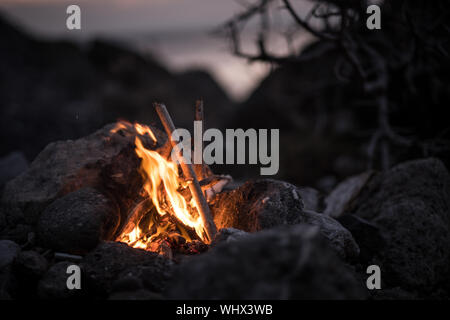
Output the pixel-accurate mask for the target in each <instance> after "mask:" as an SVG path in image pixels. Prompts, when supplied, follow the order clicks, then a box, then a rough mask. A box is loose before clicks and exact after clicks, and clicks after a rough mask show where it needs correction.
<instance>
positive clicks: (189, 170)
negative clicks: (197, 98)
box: [155, 103, 217, 243]
mask: <svg viewBox="0 0 450 320" xmlns="http://www.w3.org/2000/svg"><path fill="white" fill-rule="evenodd" d="M155 109H156V112H157V113H158V116H159V118H160V119H161V122H162V124H163V126H164V129H165V130H166V133H167V136H168V139H169V140H170V141H171V143H172V147H173V149H174V150H175V152H176V155H177V157H178V159H179V162H180V166H181V169H182V170H183V174H184V176H185V178H186V180H187V181H188V186H189V190H190V191H191V194H192V197H193V198H194V201H195V203H196V206H197V210H198V212H199V214H200V217H201V219H202V221H203V225H204V226H205V233H206V236H207V239H208V242H209V243H210V242H211V241H212V239H213V238H214V235H215V234H216V232H217V231H216V226H215V224H214V220H213V219H212V216H211V211H210V209H209V206H208V203H207V202H206V199H205V196H204V195H203V192H202V189H201V188H200V184H199V182H198V179H197V176H196V175H195V172H194V169H193V167H192V164H190V163H186V162H185V161H183V155H182V154H181V150H180V149H179V147H178V145H177V143H176V142H175V141H173V140H172V139H171V137H172V133H173V131H174V130H175V125H174V124H173V121H172V118H171V117H170V115H169V112H168V111H167V109H166V106H165V105H163V104H159V103H155Z"/></svg>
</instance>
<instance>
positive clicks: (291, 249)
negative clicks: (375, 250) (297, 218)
mask: <svg viewBox="0 0 450 320" xmlns="http://www.w3.org/2000/svg"><path fill="white" fill-rule="evenodd" d="M167 288H168V290H167V296H168V297H169V298H170V299H235V300H240V299H346V298H347V299H361V298H365V297H366V296H367V294H366V290H365V289H364V285H363V282H362V281H361V280H358V279H357V277H356V276H355V274H354V272H353V271H352V269H351V268H350V267H348V266H347V265H345V264H344V263H343V262H342V261H341V260H340V259H339V258H338V257H337V256H336V255H335V253H334V252H333V250H331V249H330V248H329V246H328V245H327V241H324V239H323V238H322V236H321V235H320V233H319V230H318V228H316V227H311V226H306V225H296V226H283V227H278V228H274V229H270V230H264V231H261V232H257V233H255V234H251V235H249V236H248V237H245V238H242V239H240V240H239V241H235V242H230V243H222V244H220V245H218V246H217V247H216V248H215V249H214V250H211V251H209V252H207V253H205V254H203V255H199V256H196V257H192V258H191V259H189V260H187V261H186V262H185V263H183V264H181V265H180V266H179V267H178V268H177V270H176V271H175V273H174V277H173V279H172V280H171V281H170V283H169V285H168V286H167Z"/></svg>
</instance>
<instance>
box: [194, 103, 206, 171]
mask: <svg viewBox="0 0 450 320" xmlns="http://www.w3.org/2000/svg"><path fill="white" fill-rule="evenodd" d="M194 120H195V121H201V122H202V128H201V129H202V134H203V132H204V130H205V120H204V115H203V100H197V101H196V102H195V116H194ZM195 146H196V144H194V148H195ZM203 148H204V146H203V139H201V144H200V150H198V151H199V152H200V154H201V157H200V160H201V163H199V164H194V170H195V174H196V175H197V178H198V179H200V180H203V179H205V178H206V177H205V170H204V167H203ZM196 153H197V150H194V159H196V158H195V154H196ZM194 162H196V161H194Z"/></svg>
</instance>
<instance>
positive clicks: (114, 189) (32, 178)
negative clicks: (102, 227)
mask: <svg viewBox="0 0 450 320" xmlns="http://www.w3.org/2000/svg"><path fill="white" fill-rule="evenodd" d="M115 125H116V124H110V125H107V126H105V127H104V128H102V129H100V130H98V131H97V132H95V133H93V134H91V135H89V136H87V137H84V138H80V139H78V140H67V141H57V142H53V143H50V144H49V145H48V146H47V147H46V148H45V149H44V150H43V151H42V152H41V153H40V154H39V155H38V156H37V157H36V159H35V160H34V161H33V162H32V163H31V166H30V168H29V169H28V170H27V171H26V172H24V173H23V174H21V175H19V176H18V177H16V178H15V179H13V180H11V181H9V182H8V183H7V184H6V185H5V188H4V191H3V195H2V197H1V203H0V204H1V206H2V210H3V212H4V215H5V220H6V224H7V229H8V230H6V231H4V232H6V233H13V232H14V231H13V230H14V228H15V227H16V226H17V225H18V224H25V225H34V224H36V223H37V221H38V219H39V216H40V214H41V213H42V211H43V210H44V209H45V208H46V207H47V206H48V205H49V204H50V203H52V202H53V201H55V200H56V199H58V198H61V197H63V196H64V195H66V194H69V193H70V192H73V191H76V190H78V189H81V188H83V187H94V188H95V187H96V188H100V189H102V190H103V189H105V188H106V189H107V190H108V192H109V193H110V194H111V195H112V196H113V197H117V198H119V199H120V200H121V201H118V203H120V205H121V212H122V211H123V212H122V214H123V215H125V214H126V213H127V212H128V209H129V205H130V204H131V203H133V201H134V200H135V198H136V196H137V195H138V194H139V190H140V189H141V187H142V179H141V176H140V174H139V172H138V170H137V169H138V167H139V163H140V162H139V159H138V157H137V156H136V154H135V152H134V139H135V134H131V133H128V132H126V133H124V131H119V132H116V133H111V132H110V131H111V129H112V128H114V127H115ZM154 133H155V135H156V136H157V138H158V141H160V140H161V141H160V142H161V144H162V143H163V142H164V140H165V135H163V134H162V132H161V131H159V130H157V129H154ZM148 140H149V141H150V139H148ZM148 144H149V145H148V147H149V148H156V147H158V146H159V142H158V145H156V146H155V145H153V144H152V142H149V143H148Z"/></svg>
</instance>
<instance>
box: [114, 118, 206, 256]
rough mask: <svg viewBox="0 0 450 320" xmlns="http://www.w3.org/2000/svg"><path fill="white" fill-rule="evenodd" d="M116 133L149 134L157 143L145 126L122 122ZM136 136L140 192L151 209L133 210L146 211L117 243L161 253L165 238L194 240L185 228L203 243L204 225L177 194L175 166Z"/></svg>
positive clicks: (178, 179) (179, 185) (192, 206)
mask: <svg viewBox="0 0 450 320" xmlns="http://www.w3.org/2000/svg"><path fill="white" fill-rule="evenodd" d="M119 130H126V131H129V132H135V133H136V134H138V135H141V136H144V135H146V134H148V135H149V136H150V138H151V139H152V140H153V141H155V142H156V141H157V139H156V137H155V135H154V134H153V132H152V130H151V129H150V128H149V127H148V126H145V125H141V124H137V123H135V124H131V123H129V122H125V121H121V122H119V123H118V125H117V126H116V127H115V128H114V129H113V130H111V132H112V133H115V132H117V131H119ZM138 135H136V139H135V146H136V148H135V151H136V154H137V155H138V157H139V158H141V159H142V161H141V166H140V173H141V175H142V177H143V178H144V185H143V191H144V194H145V197H148V198H150V199H151V201H152V203H153V207H152V208H151V209H150V210H146V209H142V208H135V209H138V210H144V211H146V212H143V213H144V214H140V215H139V217H140V218H139V221H137V222H136V223H135V224H134V227H133V229H132V230H131V231H129V230H127V231H126V232H124V233H122V234H121V235H120V236H119V237H118V238H117V241H121V242H125V243H127V244H128V245H130V246H132V247H135V248H142V249H146V250H150V251H158V252H161V245H164V244H166V242H165V241H166V240H167V239H170V238H173V237H178V238H179V237H182V238H184V240H183V241H191V240H193V239H192V237H190V236H189V232H188V231H187V230H186V229H185V228H184V227H188V228H191V229H193V230H195V233H196V234H197V236H198V237H199V238H200V239H201V240H202V241H205V240H206V238H205V234H204V225H203V222H202V220H201V217H200V215H199V213H198V211H197V209H196V207H195V204H194V202H193V201H192V199H191V201H186V199H185V198H184V196H183V195H182V194H181V193H180V190H182V189H183V180H182V178H181V177H180V176H179V173H178V166H177V164H175V163H173V162H172V161H170V160H166V159H164V158H163V157H162V156H161V155H160V154H159V153H158V152H156V151H153V150H149V149H147V148H145V146H144V144H143V142H142V140H141V138H140V137H139V136H138ZM174 218H175V219H174Z"/></svg>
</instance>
